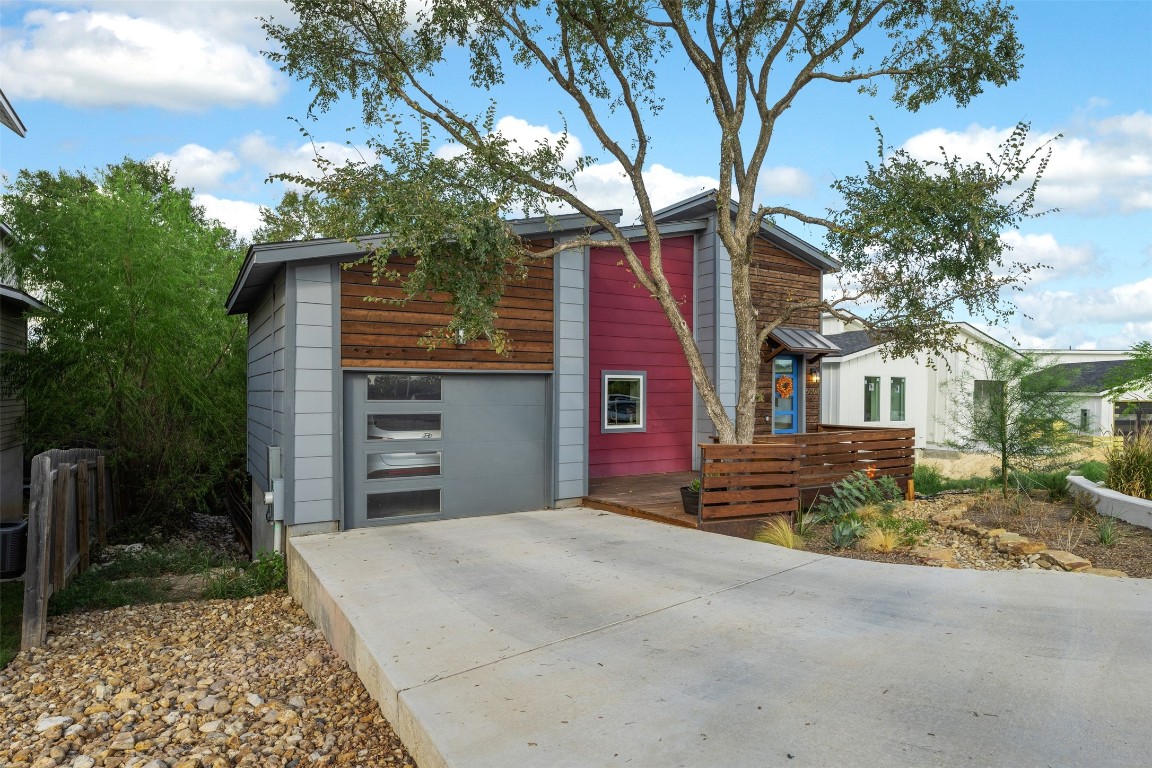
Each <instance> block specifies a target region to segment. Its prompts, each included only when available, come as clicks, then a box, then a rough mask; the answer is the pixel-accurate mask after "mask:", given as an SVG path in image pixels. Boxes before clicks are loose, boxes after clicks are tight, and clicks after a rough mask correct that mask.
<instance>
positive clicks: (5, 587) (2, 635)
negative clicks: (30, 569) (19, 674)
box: [0, 581, 24, 669]
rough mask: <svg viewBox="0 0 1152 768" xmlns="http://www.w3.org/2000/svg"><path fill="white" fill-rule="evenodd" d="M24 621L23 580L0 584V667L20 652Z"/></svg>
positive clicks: (6, 664) (2, 667) (4, 665)
mask: <svg viewBox="0 0 1152 768" xmlns="http://www.w3.org/2000/svg"><path fill="white" fill-rule="evenodd" d="M23 621H24V582H22V581H6V582H4V583H2V584H0V669H4V667H6V666H8V662H10V661H12V659H14V658H15V657H16V654H18V653H20V632H21V627H22V624H23Z"/></svg>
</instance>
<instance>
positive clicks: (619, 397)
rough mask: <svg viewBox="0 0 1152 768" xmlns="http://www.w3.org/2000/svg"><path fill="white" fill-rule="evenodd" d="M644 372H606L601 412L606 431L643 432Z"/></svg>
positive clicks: (644, 404)
mask: <svg viewBox="0 0 1152 768" xmlns="http://www.w3.org/2000/svg"><path fill="white" fill-rule="evenodd" d="M644 401H645V393H644V374H643V373H635V372H609V371H605V372H604V386H603V400H602V402H601V412H602V413H603V418H602V424H601V426H602V427H603V430H604V431H605V432H643V431H644V409H645V406H646V405H647V404H646V403H645V402H644Z"/></svg>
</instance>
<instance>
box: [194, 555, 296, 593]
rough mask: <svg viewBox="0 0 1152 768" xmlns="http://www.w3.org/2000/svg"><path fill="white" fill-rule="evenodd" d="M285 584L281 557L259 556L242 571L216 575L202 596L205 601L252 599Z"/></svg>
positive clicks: (236, 570) (229, 571)
mask: <svg viewBox="0 0 1152 768" xmlns="http://www.w3.org/2000/svg"><path fill="white" fill-rule="evenodd" d="M286 583H287V579H286V572H285V569H284V558H283V556H281V555H277V554H273V553H271V552H261V553H260V554H259V555H258V556H257V557H256V559H255V560H253V561H252V562H251V563H249V564H248V565H246V566H245V567H243V568H236V569H230V570H228V571H226V572H224V573H220V574H217V575H216V576H215V577H214V578H212V580H211V581H209V582H208V586H207V587H206V588H205V589H204V595H203V596H204V598H205V599H207V600H219V599H236V598H241V597H255V596H256V595H263V594H266V593H268V592H272V591H274V590H277V589H283V588H284V585H285V584H286Z"/></svg>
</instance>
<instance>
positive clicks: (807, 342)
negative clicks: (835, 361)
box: [766, 325, 840, 360]
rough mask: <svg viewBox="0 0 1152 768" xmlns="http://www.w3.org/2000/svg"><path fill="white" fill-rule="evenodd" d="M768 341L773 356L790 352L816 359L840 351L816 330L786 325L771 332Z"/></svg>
mask: <svg viewBox="0 0 1152 768" xmlns="http://www.w3.org/2000/svg"><path fill="white" fill-rule="evenodd" d="M766 343H767V344H768V345H769V347H770V348H771V356H772V357H775V356H776V355H779V354H782V353H785V352H790V353H793V354H798V355H804V357H806V358H808V359H809V360H815V359H816V358H819V357H823V356H824V355H833V354H836V353H837V352H839V351H840V347H838V346H836V345H835V344H833V343H832V342H831V341H829V340H828V339H827V338H825V337H824V336H821V335H820V334H819V333H817V332H816V331H808V330H805V329H803V328H790V327H788V326H786V325H782V326H780V327H779V328H777V329H776V330H774V331H772V332H771V333H769V334H768V341H767V342H766Z"/></svg>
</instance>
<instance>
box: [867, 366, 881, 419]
mask: <svg viewBox="0 0 1152 768" xmlns="http://www.w3.org/2000/svg"><path fill="white" fill-rule="evenodd" d="M864 421H880V377H879V376H865V377H864Z"/></svg>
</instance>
